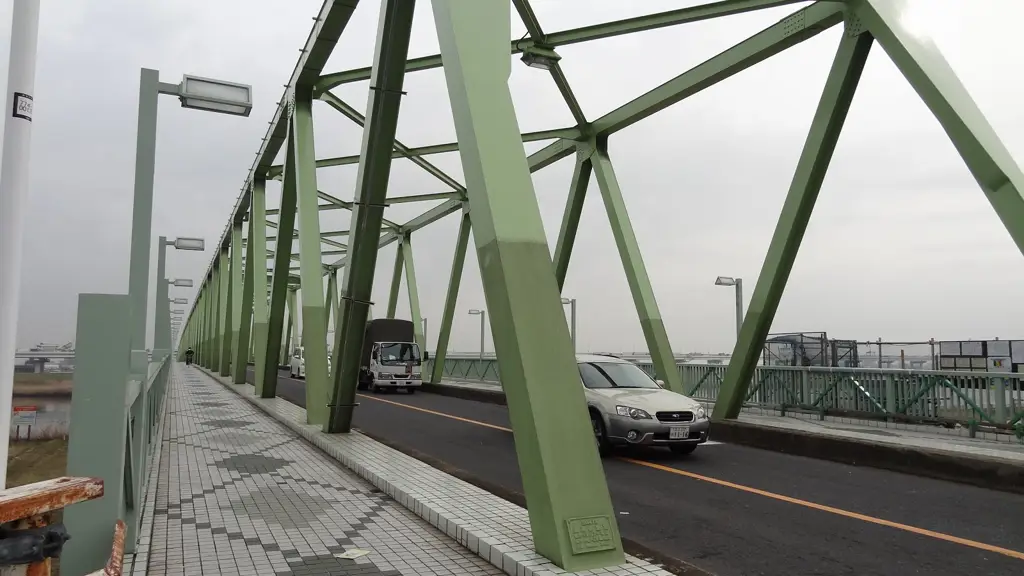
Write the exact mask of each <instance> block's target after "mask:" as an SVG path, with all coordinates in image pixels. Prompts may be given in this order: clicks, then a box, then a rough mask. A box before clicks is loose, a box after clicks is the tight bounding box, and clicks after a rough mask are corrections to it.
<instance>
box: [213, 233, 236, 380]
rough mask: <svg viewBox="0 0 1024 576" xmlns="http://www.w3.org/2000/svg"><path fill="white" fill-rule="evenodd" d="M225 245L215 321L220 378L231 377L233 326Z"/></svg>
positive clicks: (221, 262) (229, 267) (222, 249)
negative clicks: (218, 342)
mask: <svg viewBox="0 0 1024 576" xmlns="http://www.w3.org/2000/svg"><path fill="white" fill-rule="evenodd" d="M228 250H229V247H228V246H227V245H225V246H223V247H221V250H220V282H219V283H220V311H219V312H220V315H219V316H218V318H217V320H218V322H220V338H221V342H220V351H219V353H220V357H219V360H220V366H219V368H220V369H219V370H218V372H219V373H220V375H221V376H230V375H231V358H232V356H231V336H232V334H231V328H232V324H233V320H232V316H231V312H232V305H231V300H232V289H233V288H234V284H235V283H234V282H233V279H234V276H235V274H234V271H233V270H232V269H231V255H230V252H229V251H228Z"/></svg>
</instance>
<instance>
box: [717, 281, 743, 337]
mask: <svg viewBox="0 0 1024 576" xmlns="http://www.w3.org/2000/svg"><path fill="white" fill-rule="evenodd" d="M715 286H735V287H736V338H739V337H740V329H741V328H742V327H743V278H733V277H732V276H719V277H718V278H716V279H715Z"/></svg>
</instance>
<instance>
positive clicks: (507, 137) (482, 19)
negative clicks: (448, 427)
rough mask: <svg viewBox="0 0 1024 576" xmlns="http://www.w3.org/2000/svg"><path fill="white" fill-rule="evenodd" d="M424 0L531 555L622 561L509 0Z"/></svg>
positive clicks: (576, 563)
mask: <svg viewBox="0 0 1024 576" xmlns="http://www.w3.org/2000/svg"><path fill="white" fill-rule="evenodd" d="M431 4H432V6H433V10H434V24H435V26H436V28H437V36H438V44H439V45H440V49H441V54H443V61H444V68H445V70H444V72H445V74H444V75H445V81H446V84H447V87H448V96H449V100H450V101H451V104H452V115H453V117H454V120H455V132H456V134H457V135H458V138H459V140H460V141H461V142H462V143H463V146H462V147H461V148H460V151H459V153H460V156H461V159H462V165H463V167H464V172H465V174H466V183H467V189H468V191H469V192H468V199H469V205H470V215H471V216H470V217H471V218H472V223H473V237H474V240H475V243H476V249H477V261H478V262H479V263H480V276H481V279H482V281H483V288H484V296H485V299H486V302H487V310H488V312H490V315H491V319H492V321H491V330H492V334H493V336H494V346H495V350H496V353H497V356H498V358H499V359H500V360H499V361H500V370H501V378H502V387H503V388H504V390H505V395H506V397H507V400H508V407H509V414H510V418H511V421H512V428H513V430H514V431H515V440H516V442H515V445H516V454H517V456H518V460H519V469H520V474H521V476H522V482H523V489H524V492H525V494H526V500H527V502H529V506H528V512H529V518H530V527H531V531H532V534H533V542H534V546H535V549H536V551H537V553H538V554H541V555H543V556H545V557H547V558H549V559H550V560H552V561H553V562H554V563H555V564H557V565H558V566H559V567H560V568H562V569H564V570H565V571H567V572H575V571H580V570H587V569H592V568H600V567H605V566H611V565H617V564H622V563H624V562H625V557H624V556H623V552H622V544H621V540H620V537H619V533H618V524H617V521H616V518H615V513H614V511H613V509H612V504H611V498H610V496H609V493H608V487H607V484H606V482H605V479H604V471H603V470H602V468H601V462H600V460H599V458H598V454H597V448H596V445H595V442H594V433H593V429H592V426H591V423H590V420H589V418H588V415H587V405H586V399H585V398H584V394H583V387H582V386H580V376H579V370H578V368H577V366H576V360H575V354H574V352H573V350H572V342H571V339H570V337H569V329H568V326H567V325H566V323H565V322H552V321H551V319H552V318H555V317H558V316H559V315H561V314H563V311H562V304H561V302H560V297H559V293H558V285H557V283H556V282H555V276H554V268H553V267H552V265H551V253H550V251H549V249H548V244H547V239H546V237H545V233H544V225H543V222H542V220H541V215H540V208H539V205H538V203H537V197H536V193H535V192H534V186H533V182H532V180H531V178H530V168H529V164H528V161H527V158H526V154H525V152H524V149H523V146H522V144H521V142H520V141H519V126H518V122H517V120H516V113H515V107H514V105H513V103H512V96H511V93H510V91H509V86H508V78H509V75H510V74H511V61H510V59H509V58H508V45H507V44H506V40H505V39H506V38H508V37H509V36H510V35H511V14H510V8H511V5H510V2H509V0H433V1H432V3H431ZM580 532H586V533H587V536H586V537H579V533H580Z"/></svg>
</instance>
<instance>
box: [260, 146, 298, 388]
mask: <svg viewBox="0 0 1024 576" xmlns="http://www.w3.org/2000/svg"><path fill="white" fill-rule="evenodd" d="M286 162H287V159H286ZM285 169H286V170H287V166H286V167H285ZM295 205H296V204H295V178H285V180H284V185H283V186H282V187H281V210H280V211H279V212H278V218H277V240H276V241H275V247H274V277H273V279H272V280H271V290H270V312H269V316H268V320H267V344H266V346H265V347H264V356H263V365H264V366H263V387H262V392H263V393H262V394H261V395H260V397H261V398H273V397H274V396H276V395H277V367H278V366H279V364H278V361H279V360H280V357H281V344H282V336H283V333H284V312H285V302H286V301H287V298H288V290H289V288H288V276H289V274H288V268H290V267H291V261H292V236H294V235H295ZM263 221H264V222H265V221H266V220H265V219H264V220H263ZM257 224H259V222H257ZM264 238H265V236H264ZM257 296H258V294H257ZM257 386H259V385H258V384H257Z"/></svg>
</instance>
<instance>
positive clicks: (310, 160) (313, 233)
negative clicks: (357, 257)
mask: <svg viewBox="0 0 1024 576" xmlns="http://www.w3.org/2000/svg"><path fill="white" fill-rule="evenodd" d="M290 129H291V131H290V132H291V133H290V134H289V138H288V151H287V153H288V154H291V156H292V159H291V160H292V161H291V162H287V165H288V166H292V167H294V169H292V170H290V171H288V172H286V173H285V177H288V176H289V175H291V177H292V178H294V179H295V190H296V202H297V210H298V221H299V282H300V285H301V287H302V332H301V334H302V340H301V342H302V344H301V345H302V347H303V357H304V358H305V361H304V362H305V374H306V423H307V424H319V425H323V424H324V423H325V422H326V421H327V376H328V374H327V317H326V312H325V310H324V270H323V253H322V251H321V249H320V207H319V206H318V203H319V197H318V196H317V187H316V156H315V154H314V146H313V144H314V142H313V93H312V91H311V89H310V87H308V86H299V87H297V88H296V89H295V111H294V112H293V113H292V121H291V124H290ZM296 318H297V316H296ZM295 334H296V339H298V335H299V332H298V330H296V332H295Z"/></svg>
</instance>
